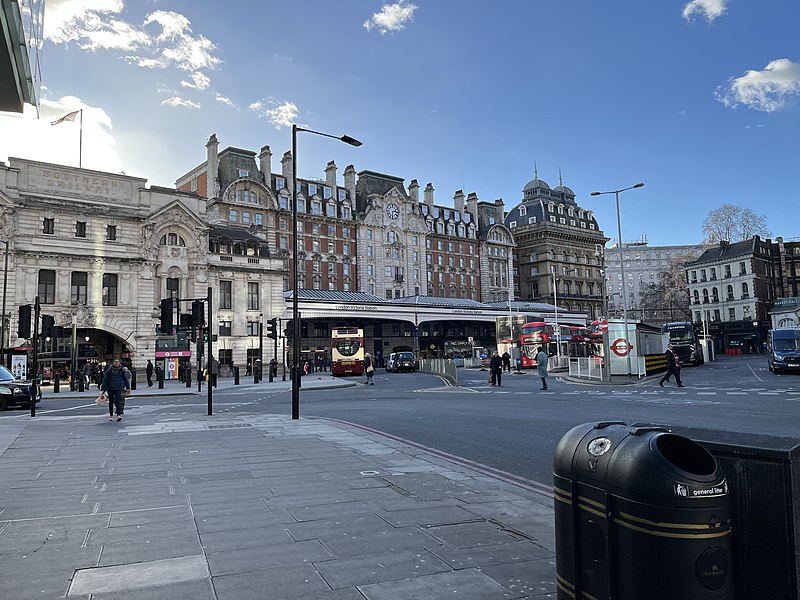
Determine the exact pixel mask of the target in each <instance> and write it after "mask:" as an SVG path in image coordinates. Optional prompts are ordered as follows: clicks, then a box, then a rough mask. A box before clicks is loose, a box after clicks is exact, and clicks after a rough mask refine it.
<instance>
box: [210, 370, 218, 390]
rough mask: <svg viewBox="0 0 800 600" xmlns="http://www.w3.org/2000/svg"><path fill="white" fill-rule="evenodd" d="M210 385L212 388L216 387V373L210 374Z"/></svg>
mask: <svg viewBox="0 0 800 600" xmlns="http://www.w3.org/2000/svg"><path fill="white" fill-rule="evenodd" d="M211 385H212V386H213V387H217V374H216V373H212V374H211Z"/></svg>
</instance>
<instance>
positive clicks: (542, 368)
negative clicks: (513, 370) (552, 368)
mask: <svg viewBox="0 0 800 600" xmlns="http://www.w3.org/2000/svg"><path fill="white" fill-rule="evenodd" d="M536 371H537V373H538V374H539V379H541V380H542V387H540V388H539V390H546V389H547V353H546V352H545V351H544V347H543V346H539V352H538V353H537V354H536Z"/></svg>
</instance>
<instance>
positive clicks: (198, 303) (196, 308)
mask: <svg viewBox="0 0 800 600" xmlns="http://www.w3.org/2000/svg"><path fill="white" fill-rule="evenodd" d="M204 309H205V304H203V301H202V300H195V301H194V302H192V323H194V326H195V327H202V326H203V324H204V323H205V322H206V319H205V315H204V314H203V313H204V312H205V310H204Z"/></svg>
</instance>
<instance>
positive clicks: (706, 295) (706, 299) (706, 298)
mask: <svg viewBox="0 0 800 600" xmlns="http://www.w3.org/2000/svg"><path fill="white" fill-rule="evenodd" d="M703 304H708V290H707V289H706V288H703Z"/></svg>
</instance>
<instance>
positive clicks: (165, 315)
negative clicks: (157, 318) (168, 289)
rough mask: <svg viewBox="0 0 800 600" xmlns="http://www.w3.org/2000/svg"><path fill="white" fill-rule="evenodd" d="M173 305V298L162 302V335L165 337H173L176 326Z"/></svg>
mask: <svg viewBox="0 0 800 600" xmlns="http://www.w3.org/2000/svg"><path fill="white" fill-rule="evenodd" d="M172 304H173V302H172V298H164V299H162V300H161V333H162V334H165V335H172V329H173V328H174V326H175V324H174V322H173V320H172V313H173V309H172Z"/></svg>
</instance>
